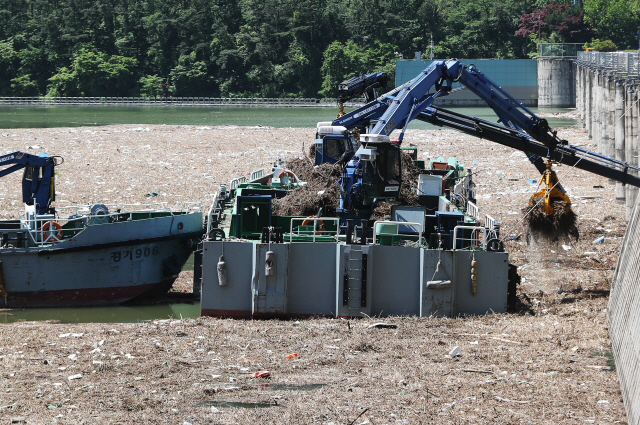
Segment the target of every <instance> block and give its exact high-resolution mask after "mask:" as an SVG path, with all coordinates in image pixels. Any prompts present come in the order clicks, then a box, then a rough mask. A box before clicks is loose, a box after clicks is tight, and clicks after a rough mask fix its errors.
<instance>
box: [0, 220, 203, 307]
mask: <svg viewBox="0 0 640 425" xmlns="http://www.w3.org/2000/svg"><path fill="white" fill-rule="evenodd" d="M202 232H203V230H202V214H201V213H193V214H186V215H180V216H168V217H157V218H150V219H146V220H136V221H132V222H121V223H105V224H99V225H92V226H89V227H87V228H86V229H84V230H83V231H82V232H80V233H78V234H77V235H75V236H74V237H73V238H70V239H64V240H62V241H61V242H59V243H57V244H54V245H50V246H47V247H24V248H18V247H4V248H3V249H2V250H0V273H1V274H0V277H1V278H2V283H3V286H4V291H5V293H6V296H5V297H4V298H0V305H4V306H5V307H9V308H20V307H52V306H56V307H60V306H83V305H108V304H119V303H123V302H125V301H129V300H132V299H135V298H147V297H153V296H156V295H162V294H164V293H166V292H167V291H168V290H169V289H170V288H171V285H172V284H173V282H174V281H175V279H176V278H177V276H178V274H179V273H180V271H181V269H182V267H183V266H184V264H185V262H186V261H187V259H188V258H189V256H190V254H191V253H192V251H193V247H194V246H195V244H196V243H197V240H198V238H199V237H201V236H202Z"/></svg>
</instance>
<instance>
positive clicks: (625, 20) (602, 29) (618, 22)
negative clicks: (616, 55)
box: [583, 0, 640, 49]
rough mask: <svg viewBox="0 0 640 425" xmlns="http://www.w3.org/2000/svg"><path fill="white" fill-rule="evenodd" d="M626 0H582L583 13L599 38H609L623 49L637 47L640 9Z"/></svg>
mask: <svg viewBox="0 0 640 425" xmlns="http://www.w3.org/2000/svg"><path fill="white" fill-rule="evenodd" d="M637 4H638V3H637V2H636V3H631V2H629V1H628V0H584V2H583V5H584V13H585V19H587V20H588V21H589V22H590V23H591V24H592V25H593V27H594V30H595V32H596V35H597V36H598V38H600V39H610V40H611V41H613V42H614V43H615V44H617V45H618V47H622V48H623V49H629V48H637V47H638V34H637V31H638V29H640V11H639V10H638V8H637Z"/></svg>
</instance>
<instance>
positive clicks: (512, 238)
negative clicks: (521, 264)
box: [504, 235, 520, 242]
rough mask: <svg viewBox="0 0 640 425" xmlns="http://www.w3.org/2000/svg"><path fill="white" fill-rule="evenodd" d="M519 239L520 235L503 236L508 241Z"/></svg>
mask: <svg viewBox="0 0 640 425" xmlns="http://www.w3.org/2000/svg"><path fill="white" fill-rule="evenodd" d="M519 240H520V235H515V236H509V237H506V238H504V241H505V242H508V241H519Z"/></svg>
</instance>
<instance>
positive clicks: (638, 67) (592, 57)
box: [576, 52, 640, 76]
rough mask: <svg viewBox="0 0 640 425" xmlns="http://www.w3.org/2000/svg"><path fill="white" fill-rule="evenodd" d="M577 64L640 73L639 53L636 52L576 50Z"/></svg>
mask: <svg viewBox="0 0 640 425" xmlns="http://www.w3.org/2000/svg"><path fill="white" fill-rule="evenodd" d="M576 62H577V63H578V64H580V65H583V66H588V67H593V68H598V69H603V70H607V71H612V72H617V73H620V74H627V75H628V76H638V75H640V53H638V52H633V53H630V52H578V58H577V61H576Z"/></svg>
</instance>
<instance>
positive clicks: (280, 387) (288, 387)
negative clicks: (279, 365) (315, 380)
mask: <svg viewBox="0 0 640 425" xmlns="http://www.w3.org/2000/svg"><path fill="white" fill-rule="evenodd" d="M325 385H327V384H306V385H305V384H301V385H295V384H258V385H254V387H255V388H264V389H266V390H274V391H313V390H315V389H316V388H321V387H324V386H325Z"/></svg>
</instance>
